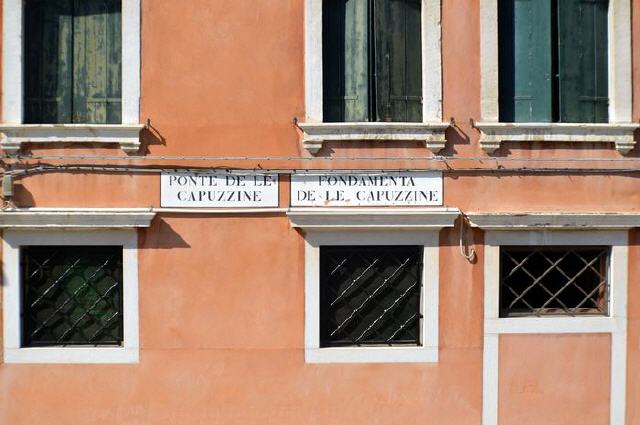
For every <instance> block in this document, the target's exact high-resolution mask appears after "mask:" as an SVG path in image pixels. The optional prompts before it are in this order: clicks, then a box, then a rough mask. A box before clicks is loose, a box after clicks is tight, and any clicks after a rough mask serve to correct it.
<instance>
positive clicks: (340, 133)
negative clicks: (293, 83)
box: [298, 122, 450, 155]
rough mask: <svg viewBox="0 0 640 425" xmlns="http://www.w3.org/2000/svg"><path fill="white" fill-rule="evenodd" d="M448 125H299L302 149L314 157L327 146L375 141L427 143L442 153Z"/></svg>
mask: <svg viewBox="0 0 640 425" xmlns="http://www.w3.org/2000/svg"><path fill="white" fill-rule="evenodd" d="M449 125H450V124H449V123H448V122H433V123H397V122H324V123H298V126H299V127H300V129H301V130H302V132H303V138H302V146H303V147H304V148H305V149H306V150H307V151H309V152H310V153H311V154H313V155H315V154H317V153H318V152H319V151H320V149H322V147H323V145H324V142H328V141H358V140H369V141H370V140H374V141H378V142H392V141H401V140H402V141H413V140H417V141H420V142H424V144H425V147H426V148H427V149H429V150H430V151H431V152H433V153H437V152H439V151H440V150H442V149H443V148H444V146H445V143H446V141H447V140H446V137H445V131H446V130H447V128H449Z"/></svg>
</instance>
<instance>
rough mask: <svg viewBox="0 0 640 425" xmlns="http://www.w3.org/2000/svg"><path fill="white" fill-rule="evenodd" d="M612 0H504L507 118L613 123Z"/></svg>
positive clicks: (502, 66) (503, 103)
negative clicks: (610, 37)
mask: <svg viewBox="0 0 640 425" xmlns="http://www.w3.org/2000/svg"><path fill="white" fill-rule="evenodd" d="M608 16H609V1H608V0H589V1H583V0H499V2H498V39H499V45H498V56H499V106H500V121H502V122H566V123H572V122H577V123H581V122H583V123H600V122H608V120H609V116H608V108H609V77H608V61H609V52H608V19H609V18H608Z"/></svg>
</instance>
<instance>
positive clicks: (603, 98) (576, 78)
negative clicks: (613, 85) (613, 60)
mask: <svg viewBox="0 0 640 425" xmlns="http://www.w3.org/2000/svg"><path fill="white" fill-rule="evenodd" d="M608 8H609V2H608V1H607V0H560V1H558V39H559V46H558V50H559V75H560V79H559V80H560V83H559V95H560V120H561V121H563V122H607V121H608V119H609V115H608V106H609V91H608V49H607V43H608V41H607V39H608V37H607V24H608V22H607V16H608Z"/></svg>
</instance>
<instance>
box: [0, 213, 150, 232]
mask: <svg viewBox="0 0 640 425" xmlns="http://www.w3.org/2000/svg"><path fill="white" fill-rule="evenodd" d="M155 215H156V213H155V212H153V211H150V210H149V209H144V208H128V209H127V208H120V209H118V208H96V209H92V208H75V209H73V208H21V209H14V210H0V229H5V228H13V229H34V228H46V229H82V228H92V229H96V228H102V229H105V228H133V227H149V226H150V225H151V220H153V217H155Z"/></svg>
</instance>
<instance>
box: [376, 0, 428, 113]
mask: <svg viewBox="0 0 640 425" xmlns="http://www.w3.org/2000/svg"><path fill="white" fill-rule="evenodd" d="M374 14H375V19H374V33H375V35H374V45H375V47H374V49H375V54H376V63H375V70H376V72H375V104H376V108H375V109H376V120H377V121H400V122H420V121H422V47H421V46H422V43H421V39H422V38H421V16H420V15H421V12H420V0H374Z"/></svg>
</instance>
